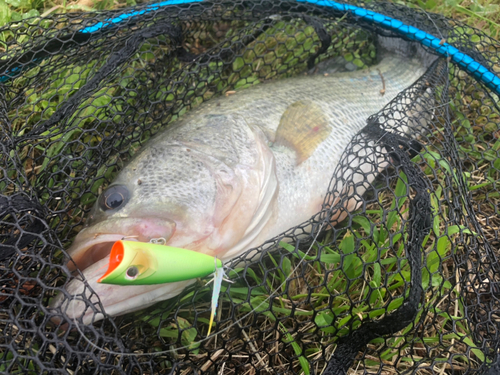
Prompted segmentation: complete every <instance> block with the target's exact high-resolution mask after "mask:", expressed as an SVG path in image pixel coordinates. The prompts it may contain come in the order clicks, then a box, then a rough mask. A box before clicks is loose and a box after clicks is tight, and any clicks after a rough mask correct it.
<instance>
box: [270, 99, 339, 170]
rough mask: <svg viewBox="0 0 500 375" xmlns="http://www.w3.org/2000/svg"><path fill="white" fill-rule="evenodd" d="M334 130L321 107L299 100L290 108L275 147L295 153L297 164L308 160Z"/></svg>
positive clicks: (282, 120)
mask: <svg viewBox="0 0 500 375" xmlns="http://www.w3.org/2000/svg"><path fill="white" fill-rule="evenodd" d="M331 131H332V129H331V126H330V124H329V122H328V119H327V117H326V115H325V113H324V112H323V110H322V109H321V107H320V106H319V105H318V104H316V103H314V102H313V101H311V100H299V101H297V102H294V103H292V104H290V105H289V106H288V108H287V109H286V110H285V112H284V113H283V115H282V116H281V120H280V124H279V126H278V130H277V131H276V138H275V142H274V145H275V146H285V147H288V148H290V149H292V150H294V151H295V153H296V155H297V159H296V160H297V164H300V163H302V162H303V161H304V160H306V159H308V158H309V157H310V156H311V155H312V154H313V153H314V151H315V150H316V148H317V147H318V146H319V145H320V144H321V143H322V142H323V141H324V140H325V139H327V138H328V136H329V135H330V133H331Z"/></svg>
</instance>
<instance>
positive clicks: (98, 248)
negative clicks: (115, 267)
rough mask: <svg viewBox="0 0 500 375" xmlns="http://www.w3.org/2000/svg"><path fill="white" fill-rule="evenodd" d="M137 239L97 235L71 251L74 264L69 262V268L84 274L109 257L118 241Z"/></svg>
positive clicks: (121, 235)
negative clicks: (89, 268) (86, 270)
mask: <svg viewBox="0 0 500 375" xmlns="http://www.w3.org/2000/svg"><path fill="white" fill-rule="evenodd" d="M137 237H138V236H127V235H124V234H96V235H95V236H94V238H93V239H91V240H88V241H85V242H83V243H79V244H78V245H76V246H75V245H73V246H72V247H71V248H70V249H69V253H70V254H73V255H72V259H73V262H71V261H70V262H68V264H67V267H68V268H69V270H70V271H71V272H73V271H75V270H76V268H78V269H79V270H80V271H82V272H84V271H85V269H87V268H88V267H90V266H91V265H93V264H95V263H97V262H99V261H100V260H102V259H104V258H105V257H107V256H108V255H109V254H110V252H111V248H112V247H113V244H114V243H115V242H116V241H120V240H123V239H126V240H127V241H138V239H137Z"/></svg>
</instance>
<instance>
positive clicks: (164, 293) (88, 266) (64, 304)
mask: <svg viewBox="0 0 500 375" xmlns="http://www.w3.org/2000/svg"><path fill="white" fill-rule="evenodd" d="M138 237H139V236H127V235H123V234H99V235H95V236H94V237H93V238H91V239H90V240H87V241H83V242H79V243H78V244H75V245H73V246H72V247H71V248H70V250H69V252H70V254H71V253H74V255H73V261H74V262H71V261H70V262H69V263H68V268H69V269H70V270H76V268H78V269H79V270H80V271H81V272H82V273H83V276H84V279H85V282H84V281H83V280H82V279H81V277H75V278H73V279H72V280H71V281H70V282H69V283H68V284H67V286H66V293H59V294H58V295H57V296H56V297H55V298H54V299H53V300H52V301H51V303H50V308H52V309H56V310H60V311H61V313H62V314H63V316H65V317H66V318H69V319H71V320H76V321H78V322H79V321H80V319H81V322H82V323H83V324H91V323H93V322H96V321H98V320H100V319H102V318H103V317H104V316H105V314H104V313H106V315H110V316H115V315H123V314H126V313H129V312H132V311H135V310H137V306H141V307H142V308H145V307H148V306H150V305H153V304H154V303H156V302H157V301H159V300H164V299H168V298H172V297H174V296H176V295H177V294H179V293H180V291H182V290H183V289H184V288H185V287H186V286H188V285H189V284H190V283H192V282H194V281H193V280H188V281H182V282H176V283H170V284H157V285H137V286H120V285H109V284H101V283H99V282H98V280H99V278H101V277H102V275H104V273H105V272H106V269H107V268H108V265H109V254H110V251H111V247H112V246H113V244H114V243H115V242H116V241H119V240H121V239H123V238H125V239H127V240H130V241H138V240H141V238H138ZM87 285H88V286H90V288H91V289H89V288H88V286H87ZM99 302H100V303H101V304H102V306H103V308H104V311H103V310H102V309H101V308H100V307H99ZM89 303H90V304H92V305H93V306H90V304H89ZM53 321H54V323H56V324H61V319H57V318H56V319H53ZM61 327H62V328H63V329H64V327H66V326H65V325H64V326H61Z"/></svg>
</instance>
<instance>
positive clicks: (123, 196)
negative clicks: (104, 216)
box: [99, 185, 129, 211]
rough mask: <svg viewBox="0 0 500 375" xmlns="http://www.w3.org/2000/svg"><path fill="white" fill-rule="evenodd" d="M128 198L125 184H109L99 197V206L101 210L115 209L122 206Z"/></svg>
mask: <svg viewBox="0 0 500 375" xmlns="http://www.w3.org/2000/svg"><path fill="white" fill-rule="evenodd" d="M128 198H129V192H128V189H127V188H126V187H125V186H123V185H114V186H110V187H109V188H107V189H106V190H105V191H104V192H103V193H102V194H101V196H100V197H99V207H100V208H101V210H103V211H109V210H116V209H119V208H120V207H122V206H123V205H124V204H125V203H126V202H127V201H128Z"/></svg>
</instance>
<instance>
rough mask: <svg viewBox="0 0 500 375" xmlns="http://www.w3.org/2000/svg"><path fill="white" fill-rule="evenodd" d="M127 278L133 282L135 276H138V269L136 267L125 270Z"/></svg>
mask: <svg viewBox="0 0 500 375" xmlns="http://www.w3.org/2000/svg"><path fill="white" fill-rule="evenodd" d="M126 274H127V278H129V279H132V280H134V279H135V278H136V277H137V276H139V269H138V268H137V267H136V266H130V267H129V268H127V272H126Z"/></svg>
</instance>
